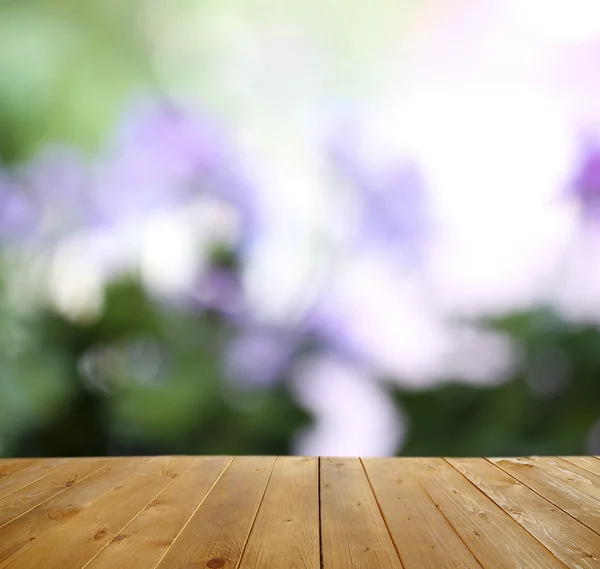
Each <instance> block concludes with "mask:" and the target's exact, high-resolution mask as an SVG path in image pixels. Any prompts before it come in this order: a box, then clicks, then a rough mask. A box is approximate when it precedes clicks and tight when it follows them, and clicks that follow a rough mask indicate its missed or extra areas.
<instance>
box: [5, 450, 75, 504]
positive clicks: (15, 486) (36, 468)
mask: <svg viewBox="0 0 600 569" xmlns="http://www.w3.org/2000/svg"><path fill="white" fill-rule="evenodd" d="M73 460H76V459H67V458H56V459H51V460H40V461H38V462H36V463H35V464H33V465H31V466H29V467H27V468H24V469H23V470H19V471H18V472H16V473H14V474H13V475H12V476H7V477H6V478H2V479H0V498H4V497H5V496H8V495H9V494H12V493H13V492H16V491H17V490H20V489H21V488H23V487H24V486H27V485H29V484H33V483H34V482H37V481H38V480H40V479H42V478H44V476H48V475H49V474H50V473H52V472H53V471H56V470H58V469H59V468H62V467H64V466H66V465H67V464H68V463H69V462H72V461H73Z"/></svg>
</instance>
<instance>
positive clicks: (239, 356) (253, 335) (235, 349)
mask: <svg viewBox="0 0 600 569" xmlns="http://www.w3.org/2000/svg"><path fill="white" fill-rule="evenodd" d="M288 336H289V332H288V331H285V330H283V331H282V330H261V329H260V328H257V329H252V328H249V329H247V330H241V331H240V333H239V334H238V335H237V336H236V337H235V338H234V339H233V341H232V342H231V343H230V344H229V346H228V347H227V349H226V352H225V361H224V365H225V370H226V373H227V375H228V377H230V378H231V379H232V380H233V381H234V382H235V383H239V384H241V385H245V386H248V387H271V386H272V385H273V384H274V383H275V382H276V381H277V380H278V379H279V378H280V376H281V373H282V372H283V371H284V370H285V369H286V366H287V365H288V364H289V363H290V358H291V357H292V354H293V352H294V349H293V344H292V342H291V341H290V338H289V337H288Z"/></svg>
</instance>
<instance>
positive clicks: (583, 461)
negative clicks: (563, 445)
mask: <svg viewBox="0 0 600 569" xmlns="http://www.w3.org/2000/svg"><path fill="white" fill-rule="evenodd" d="M560 458H562V460H564V461H566V462H570V463H571V464H574V465H575V466H579V468H583V469H584V470H587V471H588V472H591V473H592V474H595V475H596V476H600V460H598V459H597V458H594V457H593V456H561V457H560Z"/></svg>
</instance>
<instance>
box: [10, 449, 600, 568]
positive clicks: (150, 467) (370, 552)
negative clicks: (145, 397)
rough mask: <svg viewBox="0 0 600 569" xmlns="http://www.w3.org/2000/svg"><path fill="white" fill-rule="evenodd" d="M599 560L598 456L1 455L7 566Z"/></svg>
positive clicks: (585, 563) (546, 564)
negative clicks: (93, 456) (42, 456)
mask: <svg viewBox="0 0 600 569" xmlns="http://www.w3.org/2000/svg"><path fill="white" fill-rule="evenodd" d="M38 567H39V568H43V569H46V568H48V569H54V568H56V569H58V568H61V569H108V568H110V569H113V568H114V569H125V568H127V569H129V568H132V569H141V568H148V569H175V568H177V569H182V568H186V569H204V568H208V569H221V568H225V569H227V568H230V569H233V568H236V569H258V568H260V569H263V568H265V569H266V568H270V567H278V568H279V567H281V568H286V569H287V568H289V569H337V568H340V569H353V568H369V569H376V568H382V569H402V568H403V569H429V568H431V569H434V568H442V569H443V568H451V567H455V568H459V567H461V568H462V567H464V568H467V569H476V568H478V567H485V568H496V567H498V568H504V567H506V568H509V567H510V568H514V567H521V568H524V569H525V568H549V569H552V568H554V567H559V568H562V569H564V568H565V567H571V568H573V569H590V568H598V569H600V459H598V458H596V457H527V458H490V459H483V458H468V459H467V458H465V459H450V458H448V459H442V458H381V459H379V458H365V459H360V458H331V457H323V458H312V457H278V458H275V457H235V458H233V457H221V456H215V457H182V456H179V457H140V458H82V459H16V460H8V459H4V460H0V569H5V568H10V569H22V568H23V569H24V568H27V569H29V568H38Z"/></svg>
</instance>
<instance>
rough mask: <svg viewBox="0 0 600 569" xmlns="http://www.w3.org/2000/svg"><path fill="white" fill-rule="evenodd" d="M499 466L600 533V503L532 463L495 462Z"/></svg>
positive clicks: (526, 461) (530, 461)
mask: <svg viewBox="0 0 600 569" xmlns="http://www.w3.org/2000/svg"><path fill="white" fill-rule="evenodd" d="M493 462H494V464H496V466H498V467H499V468H501V469H502V470H504V471H505V472H506V473H508V474H510V475H511V476H513V477H514V478H516V479H517V480H518V481H519V482H521V483H522V484H525V485H526V486H528V487H529V488H531V489H532V490H534V491H535V492H537V493H538V494H540V495H541V496H543V497H544V498H546V500H548V501H549V502H552V503H553V504H554V505H555V506H558V507H559V508H560V509H561V510H563V511H565V512H567V513H569V514H570V515H571V516H573V517H574V518H576V519H577V520H579V521H580V522H581V523H582V524H584V525H586V526H587V527H589V528H590V529H592V530H594V531H595V532H596V533H599V532H600V502H598V500H596V499H595V498H592V497H591V496H590V495H589V494H586V493H585V492H583V491H581V490H579V489H578V488H576V487H574V486H571V485H570V484H565V483H564V482H563V481H562V480H561V479H560V478H558V477H556V476H554V475H553V474H552V472H551V471H550V472H548V471H547V470H545V469H542V468H539V467H538V466H537V464H536V463H535V462H534V461H532V460H527V459H523V458H519V459H500V460H498V459H496V460H494V461H493Z"/></svg>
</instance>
